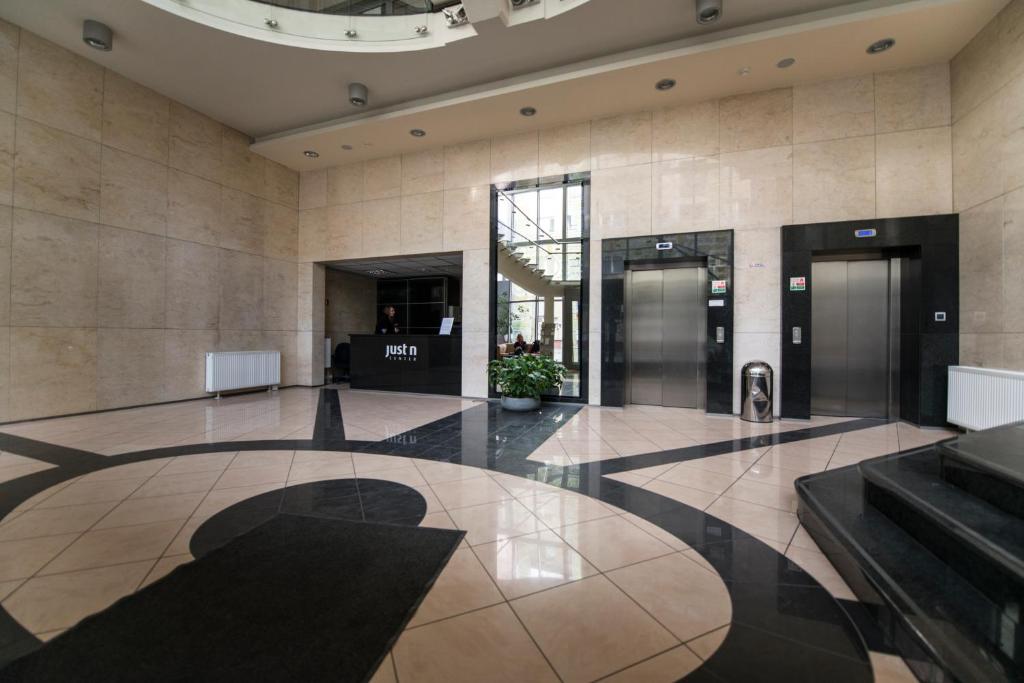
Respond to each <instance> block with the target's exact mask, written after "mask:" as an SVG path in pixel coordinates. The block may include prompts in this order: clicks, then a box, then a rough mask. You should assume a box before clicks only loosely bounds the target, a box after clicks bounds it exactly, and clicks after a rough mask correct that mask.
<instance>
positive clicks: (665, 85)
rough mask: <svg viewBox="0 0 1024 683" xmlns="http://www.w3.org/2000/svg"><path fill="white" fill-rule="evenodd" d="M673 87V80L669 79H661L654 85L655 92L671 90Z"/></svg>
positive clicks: (674, 85)
mask: <svg viewBox="0 0 1024 683" xmlns="http://www.w3.org/2000/svg"><path fill="white" fill-rule="evenodd" d="M674 87H676V82H675V80H674V79H671V78H663V79H661V80H660V81H658V82H657V83H655V84H654V89H655V90H662V91H664V90H671V89H672V88H674Z"/></svg>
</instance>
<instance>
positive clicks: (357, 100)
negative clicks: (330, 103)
mask: <svg viewBox="0 0 1024 683" xmlns="http://www.w3.org/2000/svg"><path fill="white" fill-rule="evenodd" d="M348 101H349V102H351V103H352V106H353V107H365V106H366V103H367V102H369V101H370V89H369V88H367V87H366V86H365V85H363V84H362V83H349V84H348Z"/></svg>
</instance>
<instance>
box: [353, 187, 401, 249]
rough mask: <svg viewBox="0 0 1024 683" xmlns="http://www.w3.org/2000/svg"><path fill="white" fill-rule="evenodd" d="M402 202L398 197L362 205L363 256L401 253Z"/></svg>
mask: <svg viewBox="0 0 1024 683" xmlns="http://www.w3.org/2000/svg"><path fill="white" fill-rule="evenodd" d="M401 240H402V200H401V199H400V198H399V197H392V198H390V199H376V200H374V201H371V202H364V203H363V256H394V255H395V254H398V253H400V252H401Z"/></svg>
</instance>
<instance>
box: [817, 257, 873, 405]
mask: <svg viewBox="0 0 1024 683" xmlns="http://www.w3.org/2000/svg"><path fill="white" fill-rule="evenodd" d="M811 295H812V296H811V413H813V414H815V415H844V416H851V417H887V416H888V414H889V383H890V375H889V356H890V342H889V306H890V294H889V262H888V261H879V260H870V261H869V260H862V261H816V262H814V263H813V264H812V265H811Z"/></svg>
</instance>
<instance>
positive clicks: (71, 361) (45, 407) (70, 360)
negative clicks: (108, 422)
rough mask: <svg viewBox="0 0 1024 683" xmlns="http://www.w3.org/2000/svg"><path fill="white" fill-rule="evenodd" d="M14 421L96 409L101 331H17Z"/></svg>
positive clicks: (12, 403)
mask: <svg viewBox="0 0 1024 683" xmlns="http://www.w3.org/2000/svg"><path fill="white" fill-rule="evenodd" d="M10 395H11V397H12V399H11V401H10V408H9V415H8V416H9V417H10V419H12V420H23V419H26V418H34V417H46V416H48V415H66V414H68V413H81V412H86V411H89V410H95V409H96V330H95V328H87V329H86V328H76V327H13V328H11V388H10Z"/></svg>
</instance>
